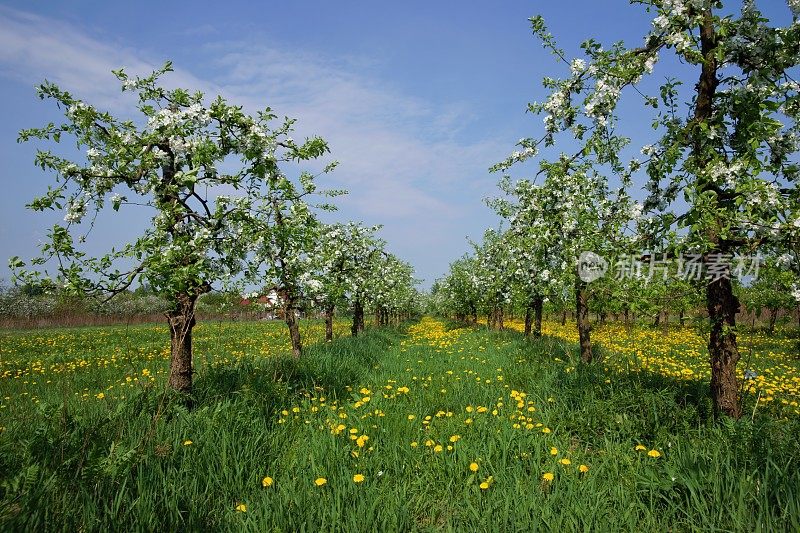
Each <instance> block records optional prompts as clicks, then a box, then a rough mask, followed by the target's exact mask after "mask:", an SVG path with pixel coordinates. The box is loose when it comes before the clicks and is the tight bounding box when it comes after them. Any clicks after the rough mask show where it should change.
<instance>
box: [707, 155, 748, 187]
mask: <svg viewBox="0 0 800 533" xmlns="http://www.w3.org/2000/svg"><path fill="white" fill-rule="evenodd" d="M743 169H744V165H743V164H742V162H741V161H735V162H734V163H733V164H730V165H729V164H726V163H725V162H724V161H717V162H716V163H714V165H713V166H712V167H711V168H710V169H708V176H709V177H710V178H711V179H712V180H713V181H714V182H715V183H720V184H721V183H723V182H724V183H725V186H726V187H734V186H735V185H736V178H737V177H738V176H739V174H741V172H742V170H743Z"/></svg>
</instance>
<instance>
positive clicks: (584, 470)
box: [578, 465, 589, 474]
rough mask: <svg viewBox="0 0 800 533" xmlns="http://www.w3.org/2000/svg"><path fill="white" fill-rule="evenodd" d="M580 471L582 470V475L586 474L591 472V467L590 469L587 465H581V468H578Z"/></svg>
mask: <svg viewBox="0 0 800 533" xmlns="http://www.w3.org/2000/svg"><path fill="white" fill-rule="evenodd" d="M578 470H580V472H581V474H585V473H586V472H588V471H589V467H588V466H586V465H580V466H579V467H578Z"/></svg>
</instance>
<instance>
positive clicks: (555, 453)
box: [550, 447, 558, 455]
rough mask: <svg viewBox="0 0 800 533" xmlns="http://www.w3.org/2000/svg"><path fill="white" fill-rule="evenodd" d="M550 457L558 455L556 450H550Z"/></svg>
mask: <svg viewBox="0 0 800 533" xmlns="http://www.w3.org/2000/svg"><path fill="white" fill-rule="evenodd" d="M550 455H558V448H555V447H553V448H550Z"/></svg>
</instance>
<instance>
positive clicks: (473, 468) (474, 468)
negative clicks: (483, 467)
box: [469, 463, 480, 472]
mask: <svg viewBox="0 0 800 533" xmlns="http://www.w3.org/2000/svg"><path fill="white" fill-rule="evenodd" d="M478 468H480V467H479V466H478V463H470V464H469V469H470V470H471V471H472V472H477V471H478Z"/></svg>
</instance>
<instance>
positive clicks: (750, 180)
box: [510, 0, 800, 417]
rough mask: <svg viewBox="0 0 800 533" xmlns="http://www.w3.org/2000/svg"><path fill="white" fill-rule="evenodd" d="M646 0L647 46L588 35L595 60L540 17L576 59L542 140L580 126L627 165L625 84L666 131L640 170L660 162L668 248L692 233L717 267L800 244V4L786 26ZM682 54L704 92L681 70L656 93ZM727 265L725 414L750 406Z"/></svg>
mask: <svg viewBox="0 0 800 533" xmlns="http://www.w3.org/2000/svg"><path fill="white" fill-rule="evenodd" d="M632 3H636V4H643V5H645V6H646V8H647V9H648V11H649V12H651V13H654V15H655V16H654V18H653V20H652V23H651V25H650V28H649V29H647V30H645V31H644V35H643V42H642V45H641V46H638V47H633V48H631V47H626V46H625V45H624V44H623V43H617V44H614V45H613V46H611V47H610V48H608V49H604V48H603V47H602V46H601V45H600V43H598V42H597V41H595V40H593V39H590V40H587V41H586V42H584V43H583V44H582V49H583V52H584V53H585V55H586V58H585V59H584V58H578V59H574V60H572V61H570V60H568V59H567V57H566V54H565V53H564V51H563V50H561V49H559V48H558V47H557V46H556V44H555V41H554V39H553V36H552V35H551V34H550V33H548V31H547V30H546V28H545V25H544V21H543V20H542V18H541V17H535V18H533V19H532V24H533V30H534V32H535V33H536V35H537V36H538V37H539V38H540V39H541V40H542V42H543V44H544V46H545V47H546V48H548V49H549V50H550V51H551V52H552V53H553V54H554V55H555V56H556V57H557V58H558V59H559V60H560V61H562V62H563V63H564V64H565V65H567V66H568V67H569V68H570V75H569V76H567V77H566V78H564V79H560V80H556V79H552V78H547V79H546V80H545V83H546V85H547V87H548V88H549V89H550V90H551V94H550V96H549V97H548V99H547V101H546V103H544V104H541V105H534V106H532V110H534V111H537V112H543V113H545V118H544V121H545V134H544V135H543V137H542V141H543V142H544V143H545V144H548V143H552V142H554V139H555V137H556V136H557V135H558V134H563V133H568V134H571V137H572V141H571V144H578V145H579V150H580V151H579V152H578V153H580V154H590V153H594V154H597V155H598V156H600V155H604V156H605V157H598V158H597V161H596V163H601V164H606V165H610V166H611V168H612V169H614V170H615V173H619V172H618V170H619V168H621V167H622V165H621V162H620V161H619V158H620V157H621V156H618V155H616V154H615V152H619V151H620V149H621V148H622V146H619V145H617V146H615V144H614V142H613V141H612V140H611V139H613V138H614V137H613V131H614V129H615V127H616V126H617V122H618V120H617V116H616V113H617V110H618V109H619V103H620V101H621V98H622V96H623V93H624V94H625V95H630V97H632V98H636V99H640V101H641V103H642V105H643V106H644V108H645V109H647V108H652V109H653V121H652V125H653V128H654V130H655V135H656V136H657V139H656V140H655V142H653V143H652V144H648V145H646V146H644V147H642V150H641V152H642V154H643V155H644V156H645V157H646V160H645V161H644V162H643V163H639V161H638V160H636V159H631V160H630V161H629V165H628V167H627V168H628V170H629V171H630V172H631V173H635V172H636V171H637V170H638V169H639V167H640V165H643V167H644V169H645V170H646V174H647V178H648V180H647V188H648V190H649V191H650V193H651V195H650V198H649V201H648V202H647V204H646V207H647V208H648V210H649V211H651V212H652V213H654V214H656V215H657V216H658V220H659V222H660V223H661V224H660V230H657V231H654V232H650V233H648V237H650V238H651V239H650V244H649V246H650V247H651V248H652V249H653V250H656V251H658V249H659V246H660V245H661V244H660V242H659V238H658V237H659V236H661V235H664V234H666V233H667V232H668V231H674V230H677V231H679V232H681V233H680V235H681V236H682V238H681V239H680V245H681V246H680V248H678V250H684V251H692V252H696V253H699V254H702V258H703V264H704V265H705V266H706V267H707V268H712V267H713V268H716V267H718V266H719V265H720V264H721V263H722V264H724V262H725V260H726V259H728V258H730V257H731V256H732V255H734V254H747V253H752V252H754V251H755V250H757V249H758V248H759V247H761V246H764V245H767V244H769V245H773V246H778V247H782V248H784V249H785V248H789V247H792V246H796V243H797V239H798V231H799V230H800V218H798V217H799V216H800V208H798V189H797V186H796V183H797V179H798V175H800V165H798V164H797V161H796V158H795V157H794V154H796V152H797V148H798V122H797V118H798V114H800V97H799V95H798V89H800V85H798V82H797V81H796V80H795V79H794V74H795V73H796V68H797V66H798V64H799V63H800V54H798V49H799V47H800V23H798V16H799V15H800V5H798V3H797V2H796V0H789V2H788V5H789V8H790V10H791V21H790V22H788V23H787V24H785V25H783V26H776V25H772V24H770V23H769V21H768V20H767V19H766V18H764V17H763V16H762V14H761V13H760V12H759V10H758V8H757V5H756V2H755V1H744V2H742V3H741V9H740V12H739V13H738V14H733V13H731V12H730V10H728V11H725V10H724V9H723V7H724V6H723V2H721V1H719V0H647V1H636V2H632ZM788 14H789V13H787V15H788ZM668 54H672V55H674V56H675V57H676V58H677V59H678V61H680V62H681V63H683V64H686V65H690V66H692V67H693V68H694V69H695V76H693V77H691V78H689V79H687V80H685V81H687V82H689V83H688V84H689V85H690V86H691V87H692V89H691V91H686V92H681V91H682V86H681V84H682V82H683V81H684V80H680V79H675V78H667V80H666V81H665V82H663V83H661V85H660V87H659V89H658V93H657V94H656V95H651V94H648V90H647V85H646V83H645V80H647V79H649V78H650V75H651V74H655V72H654V69H655V65H656V63H657V62H658V61H659V58H660V57H662V56H665V55H668ZM661 79H663V76H661ZM689 93H691V94H689ZM684 102H686V103H684ZM636 120H642V115H641V114H637V116H636ZM538 145H539V141H537V140H530V139H529V140H524V141H523V142H522V143H521V146H522V150H521V151H519V152H517V153H516V154H515V155H513V156H512V160H511V161H510V162H512V163H513V162H515V161H520V160H524V159H526V158H530V157H532V156H533V155H534V154H535V153H536V150H537V148H538ZM615 158H617V161H615ZM679 199H681V200H682V201H683V203H680V202H679ZM684 204H685V205H684ZM720 260H722V261H720ZM719 273H721V275H712V276H709V279H708V282H707V283H706V289H705V292H706V308H707V313H708V325H709V336H708V351H709V356H710V364H711V395H712V398H713V401H714V408H715V412H717V413H721V414H726V415H730V416H732V417H739V416H740V415H741V412H742V411H741V402H740V398H739V386H738V383H737V377H736V364H737V362H738V360H739V350H738V346H737V342H736V319H735V318H736V313H737V311H738V310H739V302H738V300H737V298H736V296H735V294H734V291H733V286H732V283H731V277H730V275H729V274H730V272H729V271H728V270H726V269H725V268H722V270H719Z"/></svg>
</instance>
